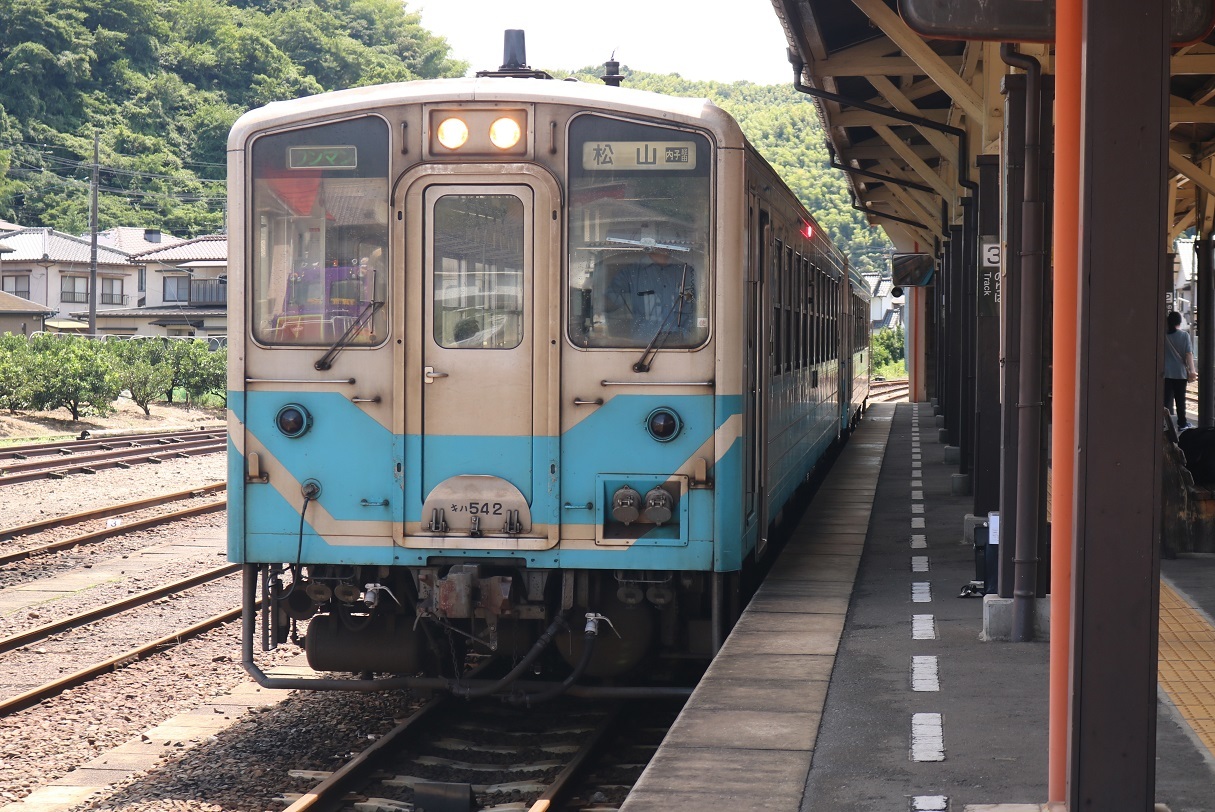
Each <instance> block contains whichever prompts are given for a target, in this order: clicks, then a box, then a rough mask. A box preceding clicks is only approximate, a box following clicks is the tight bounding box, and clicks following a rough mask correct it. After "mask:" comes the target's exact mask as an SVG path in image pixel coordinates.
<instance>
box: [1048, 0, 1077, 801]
mask: <svg viewBox="0 0 1215 812" xmlns="http://www.w3.org/2000/svg"><path fill="white" fill-rule="evenodd" d="M1081 6H1082V0H1057V3H1056V5H1055V205H1054V209H1053V213H1054V224H1055V225H1054V229H1053V232H1054V240H1055V254H1054V272H1055V273H1054V281H1053V285H1054V290H1053V295H1054V300H1055V307H1054V311H1053V312H1054V353H1053V363H1052V365H1051V375H1052V382H1051V390H1052V397H1051V425H1052V431H1051V443H1052V448H1051V488H1052V493H1053V494H1054V499H1053V501H1052V503H1051V526H1050V527H1051V530H1050V536H1051V551H1050V556H1051V569H1050V614H1051V617H1053V618H1058V621H1057V622H1055V623H1053V624H1052V626H1051V635H1050V712H1049V719H1050V722H1049V730H1048V735H1047V739H1048V756H1047V772H1048V776H1047V778H1048V781H1047V786H1048V794H1047V798H1048V800H1050V801H1063V800H1065V799H1066V797H1067V741H1068V735H1067V734H1068V731H1067V712H1068V680H1069V678H1070V671H1071V624H1070V623H1069V622H1068V620H1069V618H1071V614H1072V549H1073V547H1074V544H1073V538H1072V521H1073V516H1072V503H1073V501H1074V498H1075V488H1076V466H1075V462H1076V461H1075V449H1076V322H1077V320H1078V319H1079V311H1078V308H1077V302H1076V294H1077V291H1078V289H1079V275H1078V264H1079V261H1080V256H1079V254H1080V246H1079V241H1080V227H1079V218H1078V214H1079V208H1080V199H1079V198H1080V42H1081V40H1080V24H1081Z"/></svg>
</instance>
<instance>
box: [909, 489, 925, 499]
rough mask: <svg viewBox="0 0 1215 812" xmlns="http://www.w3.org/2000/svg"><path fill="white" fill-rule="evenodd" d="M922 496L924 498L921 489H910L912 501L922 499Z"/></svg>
mask: <svg viewBox="0 0 1215 812" xmlns="http://www.w3.org/2000/svg"><path fill="white" fill-rule="evenodd" d="M923 498H924V492H923V491H912V492H911V499H912V501H916V500H921V499H923Z"/></svg>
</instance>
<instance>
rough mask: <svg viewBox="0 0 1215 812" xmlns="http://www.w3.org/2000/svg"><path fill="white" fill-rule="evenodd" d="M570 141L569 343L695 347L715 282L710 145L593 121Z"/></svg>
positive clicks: (628, 124)
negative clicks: (712, 283) (711, 216)
mask: <svg viewBox="0 0 1215 812" xmlns="http://www.w3.org/2000/svg"><path fill="white" fill-rule="evenodd" d="M569 139H570V141H569V144H570V147H569V155H570V165H569V176H570V180H569V185H570V189H569V199H570V204H569V241H568V242H569V252H570V256H569V308H568V313H569V324H568V329H569V337H570V341H571V342H573V343H574V344H575V345H576V346H578V347H585V348H614V349H625V348H642V347H649V346H653V347H654V348H656V349H694V348H696V347H700V346H701V345H703V344H704V343H705V342H706V341H707V340H708V338H709V314H710V295H709V282H710V280H711V279H712V267H711V266H710V257H711V256H712V253H711V251H710V245H709V234H710V214H711V211H712V207H711V198H710V190H711V187H710V182H711V169H712V156H711V152H710V148H709V141H708V139H707V138H705V137H704V136H703V135H700V134H698V133H694V132H689V131H687V130H679V129H674V128H670V127H660V126H656V125H650V124H642V123H639V122H633V121H621V120H618V119H612V118H606V117H603V116H597V115H591V114H585V115H581V116H578V117H577V118H575V119H574V120H573V122H572V123H571V124H570V133H569Z"/></svg>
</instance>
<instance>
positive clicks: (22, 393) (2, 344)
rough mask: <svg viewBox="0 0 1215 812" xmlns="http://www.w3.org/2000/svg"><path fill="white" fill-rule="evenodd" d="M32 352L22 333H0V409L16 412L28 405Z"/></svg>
mask: <svg viewBox="0 0 1215 812" xmlns="http://www.w3.org/2000/svg"><path fill="white" fill-rule="evenodd" d="M32 361H33V353H31V352H30V345H29V340H28V339H26V337H25V336H23V335H16V334H14V333H4V334H3V335H0V409H8V410H9V411H10V412H16V411H17V410H18V409H28V408H29V405H30V367H31V366H32Z"/></svg>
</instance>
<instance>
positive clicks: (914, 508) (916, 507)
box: [911, 505, 924, 513]
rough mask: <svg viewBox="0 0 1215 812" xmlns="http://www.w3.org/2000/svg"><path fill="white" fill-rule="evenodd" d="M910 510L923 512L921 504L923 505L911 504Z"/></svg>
mask: <svg viewBox="0 0 1215 812" xmlns="http://www.w3.org/2000/svg"><path fill="white" fill-rule="evenodd" d="M911 512H912V513H923V512H924V506H923V505H912V506H911Z"/></svg>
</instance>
